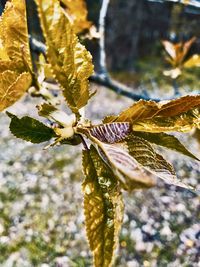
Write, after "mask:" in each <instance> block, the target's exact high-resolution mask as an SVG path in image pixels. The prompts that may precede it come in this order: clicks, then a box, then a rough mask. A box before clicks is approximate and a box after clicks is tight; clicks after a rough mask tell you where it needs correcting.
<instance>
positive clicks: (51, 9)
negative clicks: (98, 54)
mask: <svg viewBox="0 0 200 267" xmlns="http://www.w3.org/2000/svg"><path fill="white" fill-rule="evenodd" d="M36 2H37V4H38V11H39V15H40V21H41V25H42V29H43V32H44V35H45V38H46V44H47V58H48V61H49V63H50V65H51V69H52V71H53V73H54V75H55V78H56V80H57V82H58V83H59V84H60V86H61V87H62V90H63V95H64V97H65V99H66V101H67V103H68V105H69V107H70V108H71V110H72V111H73V112H74V113H78V110H79V109H80V108H82V107H83V106H85V105H86V104H87V102H88V99H89V97H90V92H89V88H88V86H89V84H88V78H89V77H90V76H91V74H92V72H93V65H92V58H91V55H90V53H89V52H88V51H87V50H86V48H85V47H84V46H83V45H81V44H80V43H79V41H78V39H77V37H76V36H75V35H74V33H73V27H72V25H71V23H70V21H69V18H68V17H67V14H66V12H65V11H64V10H63V9H62V8H61V7H60V3H59V1H58V0H52V1H49V0H36Z"/></svg>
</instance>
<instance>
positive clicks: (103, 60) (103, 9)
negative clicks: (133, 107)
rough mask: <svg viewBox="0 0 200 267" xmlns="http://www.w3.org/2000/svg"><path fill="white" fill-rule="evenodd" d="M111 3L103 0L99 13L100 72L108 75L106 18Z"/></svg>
mask: <svg viewBox="0 0 200 267" xmlns="http://www.w3.org/2000/svg"><path fill="white" fill-rule="evenodd" d="M109 3H110V0H102V6H101V10H100V15H99V33H100V39H99V49H100V51H99V56H100V58H99V63H100V68H101V70H100V72H101V74H104V75H108V72H107V67H106V51H105V20H106V14H107V11H108V5H109Z"/></svg>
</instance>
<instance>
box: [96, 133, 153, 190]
mask: <svg viewBox="0 0 200 267" xmlns="http://www.w3.org/2000/svg"><path fill="white" fill-rule="evenodd" d="M92 141H93V142H94V143H96V144H98V146H99V153H100V155H101V157H102V158H103V159H104V161H105V162H107V164H108V165H109V166H110V167H111V168H112V170H113V172H114V173H115V175H116V176H117V177H118V178H119V180H120V182H121V184H122V185H123V188H124V189H126V190H129V191H131V190H133V189H142V188H149V187H152V186H154V185H155V181H154V179H152V177H151V175H150V174H149V173H147V172H146V171H145V170H144V169H143V168H142V167H141V166H140V164H138V162H137V161H136V160H135V159H134V158H133V157H132V156H131V155H130V154H129V153H128V150H127V145H126V142H121V143H116V144H106V143H103V142H100V141H99V140H98V139H96V138H93V137H92Z"/></svg>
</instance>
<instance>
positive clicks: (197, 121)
mask: <svg viewBox="0 0 200 267" xmlns="http://www.w3.org/2000/svg"><path fill="white" fill-rule="evenodd" d="M194 128H200V109H199V108H195V109H193V110H190V111H188V112H185V113H182V114H180V115H177V116H173V117H157V116H155V117H154V118H152V119H148V120H141V121H139V122H136V123H135V124H133V130H134V131H143V132H152V133H161V132H189V131H191V130H192V129H194Z"/></svg>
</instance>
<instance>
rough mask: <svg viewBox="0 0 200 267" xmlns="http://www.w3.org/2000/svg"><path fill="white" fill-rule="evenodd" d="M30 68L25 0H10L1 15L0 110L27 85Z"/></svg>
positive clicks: (22, 91) (20, 93) (22, 92)
mask: <svg viewBox="0 0 200 267" xmlns="http://www.w3.org/2000/svg"><path fill="white" fill-rule="evenodd" d="M31 69H32V64H31V57H30V50H29V40H28V31H27V20H26V6H25V0H12V1H9V2H7V3H6V7H5V10H4V13H3V14H2V16H1V18H0V111H2V110H4V109H5V108H7V107H9V106H10V105H12V104H14V103H15V102H16V101H17V100H18V99H19V98H20V97H21V96H22V95H23V94H24V93H25V92H26V90H27V89H28V88H29V86H30V85H31V80H32V77H31V74H30V73H29V71H30V70H31Z"/></svg>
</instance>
